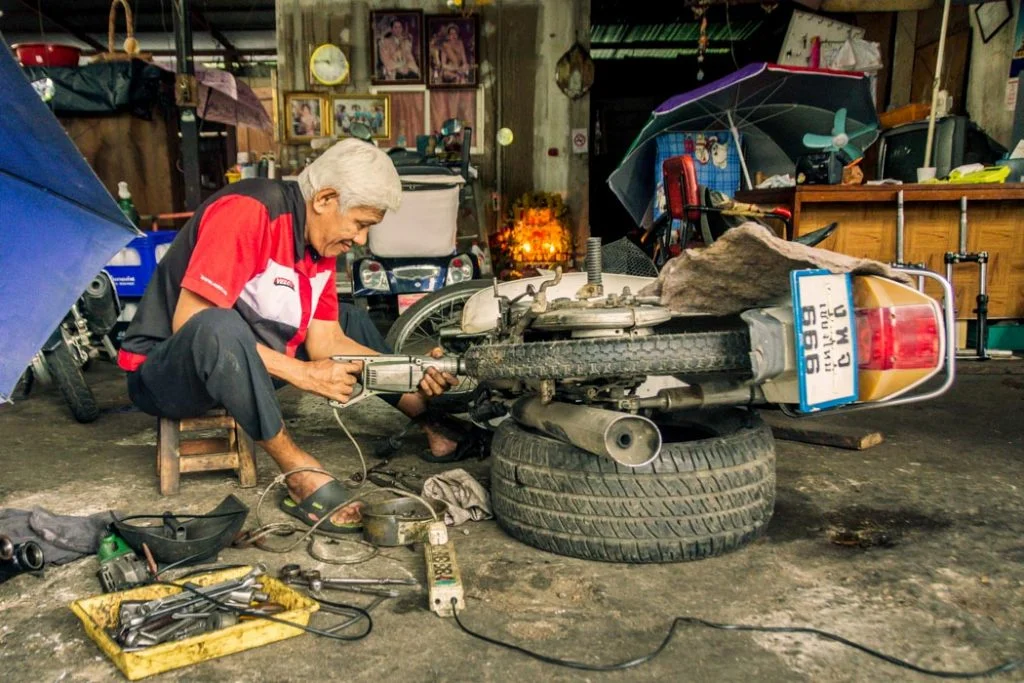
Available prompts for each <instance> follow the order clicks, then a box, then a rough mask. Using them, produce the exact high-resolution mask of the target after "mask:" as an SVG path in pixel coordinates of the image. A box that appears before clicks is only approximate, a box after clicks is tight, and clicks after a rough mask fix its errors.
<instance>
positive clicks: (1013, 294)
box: [736, 183, 1024, 319]
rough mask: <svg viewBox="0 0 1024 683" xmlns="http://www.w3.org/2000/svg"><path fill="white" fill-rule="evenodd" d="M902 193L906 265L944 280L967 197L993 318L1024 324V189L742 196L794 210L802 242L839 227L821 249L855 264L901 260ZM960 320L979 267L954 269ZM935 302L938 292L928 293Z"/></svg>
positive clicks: (831, 189)
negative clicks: (985, 256) (920, 266)
mask: <svg viewBox="0 0 1024 683" xmlns="http://www.w3.org/2000/svg"><path fill="white" fill-rule="evenodd" d="M901 189H902V190H903V203H904V226H905V229H904V259H905V260H906V261H907V262H909V263H918V262H921V263H925V264H927V267H928V269H929V270H932V271H935V272H937V273H941V274H945V272H946V266H945V263H944V261H943V255H944V254H945V253H946V252H947V251H956V250H957V249H958V248H959V242H960V198H961V197H967V222H968V228H967V250H968V251H970V252H978V251H987V252H988V253H989V270H988V289H989V297H990V300H989V317H991V318H1024V184H1020V183H1007V184H1002V185H903V186H894V185H876V186H841V185H840V186H826V185H802V186H800V187H797V188H787V189H782V190H752V191H749V190H748V191H743V192H739V193H737V195H736V198H737V199H738V200H740V201H744V202H754V203H757V204H764V205H773V206H779V205H782V206H787V207H789V208H790V209H791V210H792V211H793V221H794V231H795V234H796V235H803V234H806V233H809V232H812V231H814V230H816V229H818V228H820V227H822V226H824V225H827V224H828V223H831V222H832V221H837V222H838V223H839V229H838V230H837V231H836V232H835V234H834V235H833V236H832V237H830V238H829V239H828V240H826V241H825V242H823V243H822V244H821V246H822V247H823V248H825V249H831V250H833V251H837V252H840V253H843V254H849V255H851V256H859V257H864V258H872V259H876V260H878V261H885V262H891V261H894V260H896V196H897V192H898V191H899V190H901ZM955 268H956V269H955V271H954V276H953V283H954V287H955V289H956V298H957V318H959V319H968V318H973V310H974V297H975V296H976V295H977V293H978V266H977V264H973V263H967V264H962V265H958V266H956V267H955ZM928 291H929V293H931V294H933V295H937V294H938V289H937V288H934V291H933V290H932V289H929V290H928Z"/></svg>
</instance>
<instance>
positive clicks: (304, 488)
mask: <svg viewBox="0 0 1024 683" xmlns="http://www.w3.org/2000/svg"><path fill="white" fill-rule="evenodd" d="M319 466H320V465H319V463H318V464H316V465H309V467H319ZM329 481H331V477H329V476H327V475H326V474H321V473H320V472H300V473H298V474H293V475H292V476H290V477H288V482H287V485H288V493H289V495H291V497H292V500H294V501H295V502H296V503H301V502H302V501H304V500H305V499H306V498H308V497H309V496H311V495H313V494H314V493H315V492H316V491H317V490H318V489H319V488H320V487H321V486H323V485H324V484H326V483H327V482H329ZM362 507H363V504H362V502H355V503H352V504H351V505H346V506H345V507H343V508H342V509H340V510H338V511H337V512H336V513H334V514H333V515H331V521H332V522H333V523H335V524H339V525H343V524H352V523H355V522H359V521H361V520H362Z"/></svg>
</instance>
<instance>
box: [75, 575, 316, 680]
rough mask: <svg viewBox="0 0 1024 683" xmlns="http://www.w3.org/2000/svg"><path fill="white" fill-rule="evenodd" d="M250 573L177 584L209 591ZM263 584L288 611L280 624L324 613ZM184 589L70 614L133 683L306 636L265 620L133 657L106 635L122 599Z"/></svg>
mask: <svg viewBox="0 0 1024 683" xmlns="http://www.w3.org/2000/svg"><path fill="white" fill-rule="evenodd" d="M248 572H249V568H247V567H243V568H239V569H227V570H224V571H219V572H212V573H210V574H202V575H199V576H192V577H189V578H188V579H184V580H181V581H177V582H175V583H185V582H186V581H190V582H192V583H194V584H195V585H197V586H209V585H211V584H214V583H220V582H221V581H229V580H231V579H235V578H238V577H240V576H244V575H245V574H247V573H248ZM258 580H259V581H260V582H261V583H262V584H263V592H264V593H267V594H268V595H269V596H270V600H271V602H276V603H278V604H280V605H282V606H283V607H284V608H285V611H284V612H281V613H279V614H275V615H274V618H276V619H282V620H284V621H288V622H291V623H293V624H299V625H302V626H305V625H306V624H308V623H309V616H310V615H311V614H312V613H313V612H315V611H317V610H318V609H320V605H319V604H318V603H317V602H315V601H313V600H310V599H309V598H307V597H306V596H305V595H303V594H301V593H299V592H297V591H295V590H293V589H292V588H290V587H289V586H286V585H285V584H284V583H282V582H281V581H279V580H277V579H275V578H272V577H270V576H266V575H264V576H261V577H260V578H259V579H258ZM182 590H183V589H181V588H174V587H172V586H159V585H158V586H143V587H141V588H133V589H132V590H127V591H121V592H120V593H108V594H106V595H97V596H94V597H91V598H83V599H81V600H75V601H74V602H73V603H71V611H72V612H74V613H75V615H77V616H78V618H79V619H81V621H82V625H83V626H84V627H85V632H86V633H88V634H89V637H90V638H92V639H93V641H95V643H96V644H97V645H98V646H99V648H100V649H101V650H103V652H104V653H105V654H106V655H107V657H110V660H111V661H112V662H113V663H114V665H115V666H117V668H118V669H120V670H121V673H123V674H124V675H125V676H126V677H127V678H128V680H130V681H137V680H138V679H140V678H145V677H146V676H152V675H153V674H158V673H163V672H164V671H170V670H171V669H178V668H180V667H183V666H189V665H191V664H196V663H198V662H203V661H206V660H207V659H214V658H215V657H223V656H224V655H230V654H232V653H235V652H242V651H243V650H249V649H251V648H254V647H259V646H260V645H266V644H267V643H273V642H276V641H278V640H284V639H285V638H293V637H295V636H297V635H301V634H302V633H303V631H302V629H298V628H294V627H291V626H286V625H285V624H279V623H275V622H272V621H267V620H266V619H253V620H246V621H243V622H240V623H238V624H236V625H234V626H229V627H228V628H224V629H220V630H218V631H211V632H209V633H203V634H201V635H197V636H192V637H191V638H186V639H184V640H179V641H174V642H169V643H161V644H160V645H154V646H153V647H148V648H146V649H144V650H137V651H134V652H125V651H124V650H122V649H121V646H120V645H119V644H118V643H117V642H116V641H114V639H113V638H111V637H110V635H109V634H108V633H107V629H109V628H112V627H113V626H115V625H116V624H117V617H118V611H119V608H120V606H121V601H122V600H154V599H156V598H162V597H165V596H167V595H172V594H174V593H180V592H181V591H182Z"/></svg>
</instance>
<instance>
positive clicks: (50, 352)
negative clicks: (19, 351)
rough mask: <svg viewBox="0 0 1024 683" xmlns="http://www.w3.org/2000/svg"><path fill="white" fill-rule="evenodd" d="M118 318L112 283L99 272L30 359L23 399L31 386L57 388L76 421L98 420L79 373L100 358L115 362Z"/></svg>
mask: <svg viewBox="0 0 1024 683" xmlns="http://www.w3.org/2000/svg"><path fill="white" fill-rule="evenodd" d="M120 315H121V302H120V300H119V298H118V296H117V290H116V289H115V288H114V283H113V280H112V279H111V278H110V275H109V274H107V272H106V271H101V272H100V273H99V274H98V275H97V276H96V277H95V278H93V280H92V282H90V283H89V286H88V287H87V288H86V290H85V291H84V292H83V293H82V295H81V296H80V297H79V298H78V300H77V301H76V302H75V303H74V305H72V306H71V310H69V311H68V312H67V315H65V316H64V319H63V320H61V322H60V324H59V325H57V327H56V329H54V331H53V332H52V333H51V334H50V336H49V338H48V339H47V340H46V343H44V344H43V348H42V349H40V351H39V353H37V354H36V355H35V356H34V357H33V359H32V362H31V364H30V365H29V368H28V370H27V371H26V373H25V377H24V385H23V386H24V389H23V392H24V395H25V396H28V394H29V392H31V390H32V386H33V384H34V382H39V383H40V384H41V385H43V386H49V385H51V384H56V385H57V388H58V389H59V390H60V393H61V395H62V396H63V397H64V400H65V401H66V402H67V404H68V407H69V408H70V409H71V414H72V415H74V417H75V419H76V420H78V421H79V422H83V423H86V422H93V421H94V420H96V418H98V417H99V415H100V411H99V407H98V406H97V404H96V398H95V396H93V393H92V389H90V388H89V384H88V383H87V382H86V381H85V376H84V374H83V373H82V371H83V370H84V369H87V368H88V366H89V364H90V363H92V361H93V360H94V359H97V358H99V357H100V356H106V357H107V358H108V359H110V360H113V359H114V358H116V357H117V351H116V349H115V348H114V345H113V343H112V342H111V341H110V337H109V336H108V335H109V334H110V332H111V330H113V329H114V325H115V324H116V323H117V319H118V316H120Z"/></svg>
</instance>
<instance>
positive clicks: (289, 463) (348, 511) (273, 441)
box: [259, 427, 362, 525]
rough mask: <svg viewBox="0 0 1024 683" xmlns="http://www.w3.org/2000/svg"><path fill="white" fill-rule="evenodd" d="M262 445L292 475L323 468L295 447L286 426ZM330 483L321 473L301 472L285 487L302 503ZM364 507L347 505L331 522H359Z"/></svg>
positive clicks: (261, 442) (294, 498)
mask: <svg viewBox="0 0 1024 683" xmlns="http://www.w3.org/2000/svg"><path fill="white" fill-rule="evenodd" d="M259 443H260V445H261V446H262V447H263V449H264V450H265V451H266V452H267V453H269V454H270V457H271V458H273V459H274V462H276V463H277V466H278V467H280V468H281V471H282V472H291V471H292V470H300V469H302V468H305V467H315V468H317V469H323V465H321V464H320V462H319V461H318V460H317V459H316V458H314V457H313V456H312V455H310V454H309V453H307V452H306V451H304V450H302V449H301V448H299V447H298V446H297V445H295V442H294V441H292V439H291V437H290V436H289V435H288V431H287V430H286V429H285V428H284V427H282V428H281V431H280V432H278V433H277V435H275V436H273V437H271V438H270V439H267V440H265V441H260V442H259ZM329 481H331V477H330V476H328V475H326V474H323V473H322V472H298V473H296V474H293V475H291V476H289V477H288V478H287V479H286V480H285V484H286V485H287V486H288V493H289V495H291V498H292V500H294V501H295V502H296V503H301V502H302V501H304V500H305V499H306V498H308V497H309V496H311V495H313V494H314V493H315V492H316V491H318V490H319V489H320V487H321V486H323V485H324V484H326V483H327V482H329ZM361 506H362V504H361V503H353V504H352V505H346V506H345V507H343V508H342V509H341V510H339V511H338V512H336V513H335V514H333V515H331V521H332V522H334V523H335V524H341V525H344V524H352V523H353V522H358V521H360V520H361V519H362V514H361V513H360V507H361Z"/></svg>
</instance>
